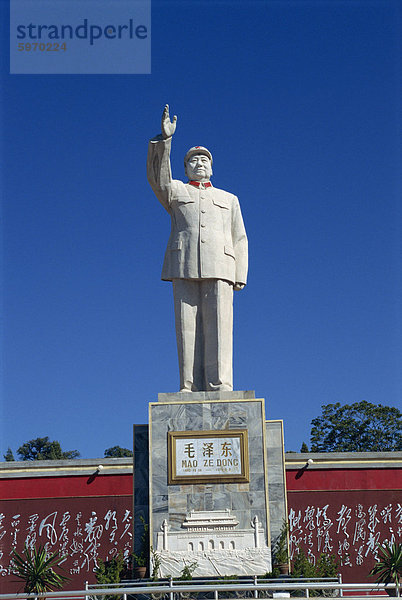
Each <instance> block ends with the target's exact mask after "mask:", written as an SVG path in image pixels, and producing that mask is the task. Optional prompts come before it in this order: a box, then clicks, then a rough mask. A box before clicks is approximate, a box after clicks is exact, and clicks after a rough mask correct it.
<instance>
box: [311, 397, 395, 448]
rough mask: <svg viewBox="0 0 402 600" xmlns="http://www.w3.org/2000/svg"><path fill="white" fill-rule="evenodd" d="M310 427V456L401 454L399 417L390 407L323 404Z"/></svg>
mask: <svg viewBox="0 0 402 600" xmlns="http://www.w3.org/2000/svg"><path fill="white" fill-rule="evenodd" d="M311 425H312V427H311V437H310V442H311V452H393V451H400V450H402V413H401V412H400V411H399V410H398V409H397V408H394V407H391V406H383V405H382V404H371V403H370V402H366V401H362V402H355V403H354V404H351V405H348V404H345V405H344V406H341V404H340V403H339V402H337V403H336V404H326V405H324V406H322V415H321V417H317V418H316V419H313V420H312V421H311Z"/></svg>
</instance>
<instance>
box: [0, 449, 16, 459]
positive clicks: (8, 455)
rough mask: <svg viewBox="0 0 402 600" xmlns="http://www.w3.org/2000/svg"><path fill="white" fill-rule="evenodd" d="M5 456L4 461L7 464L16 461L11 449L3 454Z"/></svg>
mask: <svg viewBox="0 0 402 600" xmlns="http://www.w3.org/2000/svg"><path fill="white" fill-rule="evenodd" d="M3 456H4V460H5V461H7V462H10V461H12V460H15V458H14V454H13V451H12V450H11V448H10V447H8V448H7V452H6V453H5V454H3Z"/></svg>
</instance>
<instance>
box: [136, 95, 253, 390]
mask: <svg viewBox="0 0 402 600" xmlns="http://www.w3.org/2000/svg"><path fill="white" fill-rule="evenodd" d="M176 121H177V117H176V116H175V117H174V118H173V121H171V120H170V117H169V106H168V105H166V106H165V109H164V111H163V115H162V135H158V136H157V137H155V138H153V139H152V140H151V141H150V142H149V146H148V159H147V175H148V181H149V183H150V185H151V187H152V189H153V191H154V192H155V194H156V197H157V198H158V200H159V201H160V203H161V204H162V206H163V207H164V208H165V209H166V210H167V211H168V213H169V214H170V217H171V223H172V226H171V233H170V238H169V241H168V245H167V249H166V254H165V261H164V264H163V270H162V279H163V280H166V281H172V282H173V295H174V309H175V321H176V337H177V348H178V355H179V369H180V391H182V392H190V391H193V392H196V391H215V390H222V391H225V390H226V391H231V390H233V373H232V354H233V351H232V346H233V342H232V337H233V335H232V334H233V290H241V289H243V288H244V286H245V285H246V279H247V264H248V257H247V236H246V231H245V229H244V224H243V219H242V216H241V212H240V206H239V201H238V199H237V197H236V196H234V195H233V194H231V193H229V192H225V191H223V190H219V189H217V188H215V187H213V185H212V183H211V182H210V178H211V175H212V155H211V153H210V151H209V150H207V148H204V147H202V146H195V147H193V148H191V149H190V150H189V151H188V152H187V154H186V156H185V157H184V170H185V174H186V176H187V177H188V182H187V183H183V182H182V181H178V180H176V179H172V173H171V168H170V149H171V144H172V136H173V134H174V132H175V130H176Z"/></svg>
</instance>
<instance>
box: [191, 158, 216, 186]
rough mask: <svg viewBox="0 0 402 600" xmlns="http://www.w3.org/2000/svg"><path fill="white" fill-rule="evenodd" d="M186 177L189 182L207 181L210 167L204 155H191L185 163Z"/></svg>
mask: <svg viewBox="0 0 402 600" xmlns="http://www.w3.org/2000/svg"><path fill="white" fill-rule="evenodd" d="M186 175H187V177H188V178H189V180H190V181H209V180H210V178H211V175H212V165H211V161H210V160H209V158H208V156H205V154H193V156H192V157H191V158H189V160H188V161H187V163H186Z"/></svg>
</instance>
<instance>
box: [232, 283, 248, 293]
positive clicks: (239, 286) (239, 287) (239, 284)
mask: <svg viewBox="0 0 402 600" xmlns="http://www.w3.org/2000/svg"><path fill="white" fill-rule="evenodd" d="M245 285H246V284H245V283H235V284H234V286H233V289H234V290H235V291H236V292H239V291H240V290H242V289H243V288H244V287H245Z"/></svg>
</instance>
